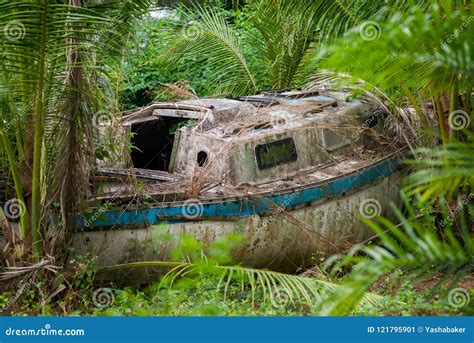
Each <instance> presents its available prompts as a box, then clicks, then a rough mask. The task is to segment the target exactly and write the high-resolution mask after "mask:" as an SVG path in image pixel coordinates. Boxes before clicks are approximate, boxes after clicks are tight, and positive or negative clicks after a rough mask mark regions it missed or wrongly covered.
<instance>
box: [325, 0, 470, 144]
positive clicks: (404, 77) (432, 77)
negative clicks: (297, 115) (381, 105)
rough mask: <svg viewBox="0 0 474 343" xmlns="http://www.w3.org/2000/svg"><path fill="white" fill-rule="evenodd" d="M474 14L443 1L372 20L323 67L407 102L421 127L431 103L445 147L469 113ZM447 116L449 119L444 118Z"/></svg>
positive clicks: (337, 47) (333, 52)
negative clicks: (349, 76) (426, 108)
mask: <svg viewBox="0 0 474 343" xmlns="http://www.w3.org/2000/svg"><path fill="white" fill-rule="evenodd" d="M473 14H474V12H473V9H472V6H469V5H466V3H465V1H446V0H443V1H439V2H437V3H436V4H433V5H431V6H429V7H423V6H421V7H420V6H417V5H415V6H411V7H410V9H409V10H408V11H398V12H395V13H394V14H392V15H391V16H390V17H388V19H387V20H385V21H381V20H380V19H378V17H377V16H375V17H374V18H373V19H374V20H373V21H370V22H365V23H362V24H361V25H359V26H358V27H356V29H354V30H352V31H351V32H349V33H347V34H346V35H345V37H344V38H342V39H340V40H338V41H337V42H336V43H335V44H333V45H332V46H331V47H330V48H329V49H328V51H327V55H326V57H327V58H326V59H325V60H324V61H323V62H322V65H323V66H324V67H325V68H328V69H330V70H333V71H337V72H342V73H348V74H350V75H352V76H353V77H354V78H356V79H357V80H359V79H361V80H364V81H365V82H366V83H367V84H368V85H369V87H377V88H379V89H382V90H384V91H386V92H387V93H389V94H390V95H391V97H392V98H398V99H399V101H400V102H403V101H405V99H408V100H409V101H410V103H411V104H412V106H413V107H414V108H415V110H416V112H417V115H418V116H419V119H420V122H421V123H423V124H424V125H425V127H428V125H429V124H428V122H429V119H428V118H427V114H426V113H425V111H423V107H424V103H423V102H424V101H425V100H426V99H431V101H432V103H433V107H434V108H435V109H436V112H437V116H438V120H437V124H438V127H439V132H440V136H441V138H442V140H443V142H444V143H448V141H449V139H450V136H453V135H454V133H455V131H454V130H457V129H459V127H454V128H452V127H453V126H455V123H456V121H464V122H468V121H469V118H468V114H469V113H470V111H471V103H472V101H471V93H472V78H473V64H472V61H473V57H474V55H473V54H474V52H473V51H472V49H471V48H470V46H469V43H468V42H469V39H470V37H472V35H473V34H474V25H472V24H471V22H472V21H473V19H472V18H474V17H473ZM376 20H379V21H376ZM444 102H446V103H448V104H449V105H445V104H444ZM457 111H459V112H457ZM446 112H451V113H452V115H451V116H450V117H449V118H446V117H445V113H446ZM455 115H457V117H459V116H460V115H461V116H463V117H464V118H454V116H455ZM448 119H449V125H448ZM449 131H451V133H450V132H449Z"/></svg>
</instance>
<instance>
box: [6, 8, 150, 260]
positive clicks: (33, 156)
mask: <svg viewBox="0 0 474 343" xmlns="http://www.w3.org/2000/svg"><path fill="white" fill-rule="evenodd" d="M149 6H150V2H149V1H145V0H142V1H134V2H130V1H120V0H112V1H101V0H97V1H89V2H87V3H85V2H83V1H81V0H68V1H65V0H64V1H51V0H34V1H15V2H11V1H3V0H2V1H0V28H1V29H2V33H3V34H2V35H0V47H1V51H2V55H3V56H2V59H1V60H0V103H1V112H0V116H1V119H0V123H1V124H0V125H1V127H0V134H1V137H2V143H3V144H2V147H3V149H4V151H5V152H6V155H7V157H8V162H9V169H10V172H11V174H12V176H13V180H14V183H15V189H16V197H17V199H18V200H17V201H18V202H19V203H20V205H21V206H20V210H21V211H20V212H21V213H20V214H21V238H22V240H24V241H25V242H30V246H32V247H33V250H34V253H35V255H36V256H37V257H39V256H41V254H42V253H43V248H44V246H43V244H44V243H45V242H44V240H43V237H44V233H43V230H44V229H45V227H46V223H47V222H51V220H50V219H51V218H48V217H49V214H51V212H49V214H48V211H49V210H51V209H52V205H53V204H54V203H58V204H59V208H60V213H61V217H62V222H63V229H64V230H65V231H66V232H67V231H68V230H69V232H70V230H71V229H72V227H71V225H72V218H73V216H74V212H75V211H76V210H77V209H78V207H79V206H80V204H81V203H82V200H81V195H83V194H85V192H86V190H87V183H88V175H87V174H88V171H89V169H90V163H87V162H91V161H92V160H91V159H90V158H87V157H90V156H91V155H92V151H91V149H90V146H91V144H90V142H91V136H92V130H93V127H92V119H93V114H94V113H95V112H97V110H98V109H99V108H98V107H97V106H98V105H97V104H98V103H99V102H100V101H101V98H100V86H99V82H98V80H99V76H100V75H101V74H103V73H102V71H101V68H102V67H103V66H104V64H105V62H106V58H107V57H109V56H111V55H112V54H113V52H114V51H117V50H118V49H119V48H120V46H121V37H123V36H124V35H123V32H124V31H126V30H127V29H128V27H129V23H130V21H131V20H133V19H134V18H136V17H138V16H139V15H141V14H142V13H143V12H144V11H145V10H146V9H147V8H148V7H149ZM63 248H64V247H63Z"/></svg>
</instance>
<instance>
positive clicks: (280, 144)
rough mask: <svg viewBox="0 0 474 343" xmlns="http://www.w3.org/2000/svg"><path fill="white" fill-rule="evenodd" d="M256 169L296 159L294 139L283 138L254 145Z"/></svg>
mask: <svg viewBox="0 0 474 343" xmlns="http://www.w3.org/2000/svg"><path fill="white" fill-rule="evenodd" d="M255 156H256V157H257V165H258V169H260V170H262V169H267V168H271V167H275V166H278V165H281V164H285V163H289V162H293V161H296V160H297V159H298V155H297V153H296V146H295V141H294V140H293V138H285V139H282V140H279V141H275V142H271V143H267V144H259V145H257V146H256V147H255Z"/></svg>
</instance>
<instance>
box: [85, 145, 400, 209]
mask: <svg viewBox="0 0 474 343" xmlns="http://www.w3.org/2000/svg"><path fill="white" fill-rule="evenodd" d="M380 150H384V151H385V153H381V152H380V151H379V152H376V151H367V150H364V152H363V154H362V153H357V152H354V154H352V155H350V156H348V155H345V156H334V158H333V161H331V162H329V163H327V164H326V165H324V166H318V167H315V168H309V169H307V170H302V171H301V172H299V173H298V174H297V175H295V176H293V177H289V178H286V179H283V180H275V181H272V182H266V183H262V184H257V185H251V184H247V183H243V184H239V185H237V186H233V185H231V184H230V183H229V184H227V183H226V182H225V181H223V182H221V183H218V184H216V183H207V182H206V180H205V177H203V176H201V175H197V176H195V178H193V180H190V179H189V178H186V177H184V176H180V175H177V174H169V173H164V172H160V171H151V170H140V169H104V170H100V171H99V172H98V173H96V175H95V176H94V178H95V180H96V181H98V180H100V181H101V184H102V186H101V189H100V191H97V193H96V196H95V197H94V199H93V200H92V202H91V205H92V206H91V207H100V206H101V205H102V204H104V203H113V204H114V205H118V206H126V207H127V208H128V209H130V208H134V207H136V206H142V205H143V204H144V203H146V204H149V205H151V206H153V205H160V206H163V205H166V204H172V203H174V202H177V201H184V200H187V199H199V200H200V201H222V200H228V199H232V198H248V199H251V198H260V197H262V196H267V195H274V194H279V193H283V192H286V191H288V190H292V189H298V188H304V187H307V186H308V185H312V184H318V183H324V182H325V181H329V180H331V179H337V178H338V177H340V176H342V175H347V174H350V173H354V172H357V171H360V170H364V168H366V167H369V166H370V165H373V164H374V163H375V162H377V161H380V160H384V159H389V158H393V157H394V155H396V154H397V149H394V147H389V146H385V147H383V149H382V147H380ZM390 150H392V151H393V152H392V153H391V154H387V151H390Z"/></svg>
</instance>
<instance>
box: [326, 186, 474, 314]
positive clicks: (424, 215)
mask: <svg viewBox="0 0 474 343" xmlns="http://www.w3.org/2000/svg"><path fill="white" fill-rule="evenodd" d="M402 199H403V202H404V205H405V207H406V209H407V213H408V217H406V216H405V215H404V214H403V213H402V212H401V211H400V210H399V209H397V208H396V207H395V206H392V208H393V211H394V212H395V213H396V215H397V217H398V220H399V221H400V225H396V224H394V223H393V222H391V221H389V220H387V219H385V218H382V217H378V218H376V219H375V220H373V221H370V220H367V219H364V218H363V219H362V220H363V221H364V222H365V223H366V224H367V225H368V226H370V227H371V228H372V229H373V230H374V232H375V233H376V234H377V235H378V236H379V238H380V243H378V244H374V245H362V246H356V247H354V248H353V249H352V251H351V252H350V253H348V254H347V255H346V256H343V257H340V259H339V260H338V262H335V261H337V259H336V258H333V259H331V260H330V261H328V262H327V266H331V268H332V270H333V272H338V271H339V270H340V269H341V268H344V267H348V266H352V271H351V273H350V274H349V275H348V276H347V277H346V279H345V282H343V285H344V286H345V287H347V289H350V291H349V294H348V296H347V298H346V299H344V301H342V300H341V299H337V298H333V299H329V300H328V301H327V303H326V304H325V305H326V306H325V310H324V312H323V314H331V315H334V314H337V315H341V314H345V313H349V312H350V311H351V310H352V308H353V305H355V304H357V303H358V301H360V299H361V297H362V296H364V294H365V293H366V292H367V291H368V290H369V289H370V288H371V287H372V285H373V284H374V283H375V282H376V281H378V280H379V279H380V278H382V277H383V276H385V275H388V274H390V273H393V272H395V271H397V270H402V271H404V272H406V273H408V274H411V275H414V276H416V277H417V278H418V279H419V280H422V279H423V278H424V277H426V276H429V275H433V273H440V274H441V275H443V278H442V279H441V282H446V280H448V279H451V280H454V281H455V280H459V278H460V277H461V276H463V275H466V273H469V272H470V271H472V270H473V267H474V238H473V237H474V236H473V234H472V215H473V213H474V212H473V210H474V207H473V206H472V205H471V204H469V203H465V202H464V201H462V200H461V199H459V201H458V206H459V208H460V210H459V213H457V215H456V216H455V215H454V214H453V213H451V212H450V211H448V208H447V207H446V206H442V207H441V215H442V217H441V219H440V221H439V222H437V221H436V217H435V216H433V215H432V212H430V211H426V210H424V212H421V213H420V212H418V211H419V210H420V208H417V207H414V206H413V205H412V204H411V202H412V201H411V199H410V198H408V196H406V195H405V194H403V193H402ZM440 223H441V224H440ZM458 223H459V224H458ZM437 224H438V226H440V227H441V229H440V230H439V231H437V229H436V227H437ZM469 227H471V228H470V229H469ZM451 286H453V285H451ZM348 305H350V306H348Z"/></svg>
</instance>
